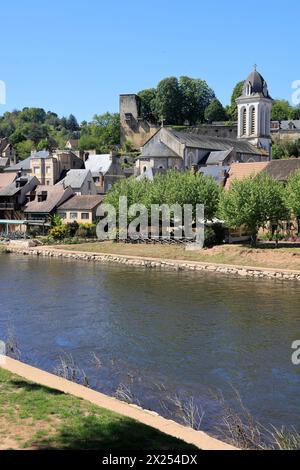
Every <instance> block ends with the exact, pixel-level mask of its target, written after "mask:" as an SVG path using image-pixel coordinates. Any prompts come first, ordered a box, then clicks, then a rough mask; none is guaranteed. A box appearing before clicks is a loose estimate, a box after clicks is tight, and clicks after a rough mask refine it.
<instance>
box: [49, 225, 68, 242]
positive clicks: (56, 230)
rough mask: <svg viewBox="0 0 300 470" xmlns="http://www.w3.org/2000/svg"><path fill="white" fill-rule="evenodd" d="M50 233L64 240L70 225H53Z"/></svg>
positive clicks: (55, 237)
mask: <svg viewBox="0 0 300 470" xmlns="http://www.w3.org/2000/svg"><path fill="white" fill-rule="evenodd" d="M49 235H50V236H51V237H52V238H53V239H54V240H63V239H64V238H66V237H67V236H68V227H67V225H57V226H55V227H52V228H51V229H50V231H49Z"/></svg>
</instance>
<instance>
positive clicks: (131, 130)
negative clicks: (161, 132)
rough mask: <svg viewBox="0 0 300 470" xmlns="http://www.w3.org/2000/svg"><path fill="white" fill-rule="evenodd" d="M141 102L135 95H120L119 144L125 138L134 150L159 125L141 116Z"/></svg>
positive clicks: (138, 147)
mask: <svg viewBox="0 0 300 470" xmlns="http://www.w3.org/2000/svg"><path fill="white" fill-rule="evenodd" d="M140 110H141V102H140V98H139V97H138V96H137V95H134V94H131V95H120V124H121V145H123V144H124V143H125V142H126V141H127V140H128V141H130V142H131V144H132V145H133V147H134V148H135V149H136V150H140V148H141V147H142V146H143V145H144V143H145V142H146V141H147V140H149V139H150V137H152V136H153V135H154V134H155V133H156V132H157V130H158V129H159V126H156V125H154V124H151V123H149V122H148V121H145V119H143V118H142V117H141V112H140Z"/></svg>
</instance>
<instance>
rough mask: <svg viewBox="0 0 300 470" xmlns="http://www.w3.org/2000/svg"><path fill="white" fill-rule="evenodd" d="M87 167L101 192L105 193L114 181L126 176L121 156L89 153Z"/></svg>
mask: <svg viewBox="0 0 300 470" xmlns="http://www.w3.org/2000/svg"><path fill="white" fill-rule="evenodd" d="M85 168H86V169H87V170H90V172H91V173H92V177H93V180H94V183H95V185H96V187H97V191H98V193H99V194H105V193H107V191H109V189H111V188H112V186H113V185H114V183H116V182H117V181H119V180H120V179H121V178H125V175H124V172H123V170H122V167H121V164H120V159H119V157H117V156H115V155H114V154H113V153H111V154H103V155H89V157H88V159H87V160H86V161H85Z"/></svg>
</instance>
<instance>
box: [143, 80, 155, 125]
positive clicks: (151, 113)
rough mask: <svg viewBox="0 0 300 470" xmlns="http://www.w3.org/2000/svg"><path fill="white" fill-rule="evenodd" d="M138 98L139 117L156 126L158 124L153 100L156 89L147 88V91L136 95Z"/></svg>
mask: <svg viewBox="0 0 300 470" xmlns="http://www.w3.org/2000/svg"><path fill="white" fill-rule="evenodd" d="M138 96H139V97H140V99H141V109H140V113H141V116H142V117H143V118H144V119H145V120H146V121H148V122H151V123H154V124H156V123H157V122H158V117H157V116H156V115H155V110H154V107H155V98H156V89H155V88H149V89H147V90H142V91H140V92H139V93H138Z"/></svg>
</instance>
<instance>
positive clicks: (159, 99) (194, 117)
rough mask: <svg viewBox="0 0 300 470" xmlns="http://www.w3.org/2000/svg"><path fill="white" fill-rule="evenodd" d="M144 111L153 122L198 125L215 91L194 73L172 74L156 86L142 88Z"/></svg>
mask: <svg viewBox="0 0 300 470" xmlns="http://www.w3.org/2000/svg"><path fill="white" fill-rule="evenodd" d="M138 95H139V97H140V98H141V114H142V116H143V117H144V119H146V120H148V121H149V122H152V123H155V124H158V123H160V122H161V121H162V120H164V121H165V123H166V124H171V125H172V124H174V125H184V124H189V125H194V124H197V123H201V122H203V121H204V114H205V110H206V108H207V106H208V105H209V104H210V103H211V101H212V100H213V99H214V97H215V94H214V91H213V90H212V89H211V88H210V87H209V86H208V85H207V83H206V82H205V81H204V80H201V79H193V78H190V77H186V76H183V77H180V78H179V79H178V78H176V77H168V78H165V79H163V80H161V81H160V82H159V83H158V85H157V87H156V88H151V89H148V90H142V91H140V92H139V94H138Z"/></svg>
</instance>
